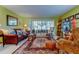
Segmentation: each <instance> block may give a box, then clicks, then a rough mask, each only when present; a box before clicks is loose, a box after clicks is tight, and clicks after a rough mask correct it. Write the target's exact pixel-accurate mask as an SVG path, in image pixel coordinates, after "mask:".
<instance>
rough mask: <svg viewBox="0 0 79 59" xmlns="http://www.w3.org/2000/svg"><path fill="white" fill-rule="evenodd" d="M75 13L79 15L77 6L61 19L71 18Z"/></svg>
mask: <svg viewBox="0 0 79 59" xmlns="http://www.w3.org/2000/svg"><path fill="white" fill-rule="evenodd" d="M76 13H79V6H76V7H74V8H72V9H71V10H70V11H68V12H66V13H64V14H63V15H61V16H62V19H64V18H66V17H69V16H72V15H74V14H76Z"/></svg>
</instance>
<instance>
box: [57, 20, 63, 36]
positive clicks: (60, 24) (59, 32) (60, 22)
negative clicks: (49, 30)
mask: <svg viewBox="0 0 79 59" xmlns="http://www.w3.org/2000/svg"><path fill="white" fill-rule="evenodd" d="M61 26H62V20H61V19H59V20H58V22H57V36H62V31H61V29H62V27H61Z"/></svg>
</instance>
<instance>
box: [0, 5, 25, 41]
mask: <svg viewBox="0 0 79 59" xmlns="http://www.w3.org/2000/svg"><path fill="white" fill-rule="evenodd" d="M6 15H11V16H14V17H17V18H18V23H19V24H18V26H13V27H14V28H21V27H23V25H24V24H23V21H24V20H25V19H26V18H25V17H23V16H19V15H17V14H16V13H14V12H12V11H10V10H8V9H6V8H5V7H3V6H0V24H1V26H0V28H3V29H8V28H12V26H7V23H6V21H7V20H6ZM0 42H2V39H1V38H0Z"/></svg>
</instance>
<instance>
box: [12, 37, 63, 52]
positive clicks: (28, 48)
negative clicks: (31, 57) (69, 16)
mask: <svg viewBox="0 0 79 59" xmlns="http://www.w3.org/2000/svg"><path fill="white" fill-rule="evenodd" d="M45 40H46V39H45V38H36V39H35V40H34V41H33V42H29V41H27V42H26V43H24V44H23V45H22V46H21V47H20V48H19V49H17V50H16V51H15V52H14V53H13V54H59V53H60V52H59V51H58V50H50V49H45V48H43V44H44V43H45ZM27 43H28V44H27ZM62 52H63V51H62Z"/></svg>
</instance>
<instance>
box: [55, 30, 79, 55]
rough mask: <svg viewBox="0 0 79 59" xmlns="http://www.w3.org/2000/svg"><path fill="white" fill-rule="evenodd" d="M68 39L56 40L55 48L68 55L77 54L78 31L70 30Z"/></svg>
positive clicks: (78, 44)
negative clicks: (70, 33)
mask: <svg viewBox="0 0 79 59" xmlns="http://www.w3.org/2000/svg"><path fill="white" fill-rule="evenodd" d="M70 38H71V39H70ZM70 38H69V39H65V38H62V39H59V40H57V43H56V47H57V48H58V49H59V50H62V51H64V52H66V53H68V54H79V29H74V30H72V35H71V36H70Z"/></svg>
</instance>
